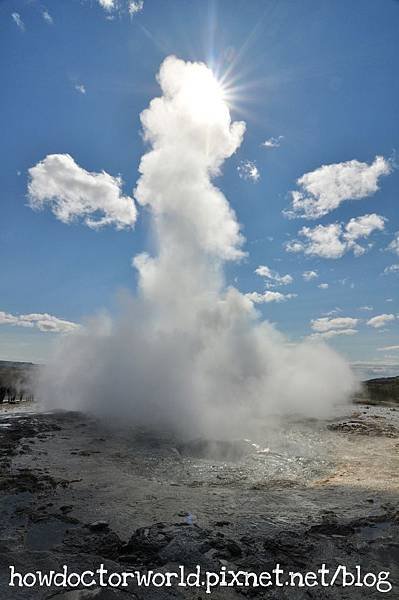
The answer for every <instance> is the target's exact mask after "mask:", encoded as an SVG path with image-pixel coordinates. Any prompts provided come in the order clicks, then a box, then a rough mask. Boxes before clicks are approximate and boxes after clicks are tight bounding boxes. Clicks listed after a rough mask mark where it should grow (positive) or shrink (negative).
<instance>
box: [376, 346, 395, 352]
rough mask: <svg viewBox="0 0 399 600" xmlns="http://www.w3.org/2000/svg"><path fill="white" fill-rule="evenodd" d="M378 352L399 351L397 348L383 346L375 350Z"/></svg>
mask: <svg viewBox="0 0 399 600" xmlns="http://www.w3.org/2000/svg"><path fill="white" fill-rule="evenodd" d="M377 350H378V352H396V351H397V350H399V346H383V347H382V348H377Z"/></svg>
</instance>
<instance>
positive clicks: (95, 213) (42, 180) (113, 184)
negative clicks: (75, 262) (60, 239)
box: [28, 154, 137, 229]
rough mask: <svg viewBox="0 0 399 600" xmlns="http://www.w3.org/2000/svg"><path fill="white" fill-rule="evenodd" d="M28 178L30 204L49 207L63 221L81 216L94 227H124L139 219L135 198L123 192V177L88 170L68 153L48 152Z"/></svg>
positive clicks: (31, 205)
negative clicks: (137, 217)
mask: <svg viewBox="0 0 399 600" xmlns="http://www.w3.org/2000/svg"><path fill="white" fill-rule="evenodd" d="M29 177H30V181H29V184H28V197H29V205H30V207H31V208H33V209H34V210H41V209H44V208H45V207H46V206H48V207H49V208H50V210H51V211H52V212H53V214H54V215H55V217H56V218H57V219H59V220H60V221H62V222H63V223H71V222H73V221H75V220H78V219H82V220H83V222H84V223H85V224H86V225H87V226H88V227H90V228H92V229H99V228H101V227H104V226H106V225H113V226H114V227H115V228H116V229H125V228H131V227H133V226H134V224H135V222H136V216H137V211H136V207H135V205H134V201H133V199H132V198H130V197H129V196H124V195H123V194H122V190H121V188H122V179H121V178H120V177H112V176H111V175H109V174H108V173H106V172H105V171H102V172H101V173H91V172H89V171H86V170H85V169H83V168H82V167H80V166H79V165H78V164H76V162H75V161H74V159H73V158H72V156H70V155H69V154H49V155H48V156H46V158H44V159H43V160H42V161H40V162H39V163H38V164H37V165H35V166H34V167H31V168H30V169H29Z"/></svg>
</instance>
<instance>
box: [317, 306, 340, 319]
mask: <svg viewBox="0 0 399 600" xmlns="http://www.w3.org/2000/svg"><path fill="white" fill-rule="evenodd" d="M341 312H342V308H339V306H336V307H335V308H333V310H329V311H328V312H325V313H322V314H323V317H332V316H333V315H339V313H341Z"/></svg>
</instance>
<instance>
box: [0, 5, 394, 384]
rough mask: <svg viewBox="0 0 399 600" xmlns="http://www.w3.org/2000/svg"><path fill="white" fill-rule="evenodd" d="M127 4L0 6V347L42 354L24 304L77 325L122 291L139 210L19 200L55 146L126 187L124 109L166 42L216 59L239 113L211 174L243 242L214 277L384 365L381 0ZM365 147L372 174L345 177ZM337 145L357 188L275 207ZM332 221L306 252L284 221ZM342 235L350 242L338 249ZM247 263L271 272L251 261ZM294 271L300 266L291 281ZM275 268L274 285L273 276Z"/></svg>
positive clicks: (386, 56) (5, 354) (388, 128)
mask: <svg viewBox="0 0 399 600" xmlns="http://www.w3.org/2000/svg"><path fill="white" fill-rule="evenodd" d="M103 4H106V3H105V2H104V3H103ZM128 4H129V2H127V1H126V2H122V1H121V2H120V3H119V6H115V7H114V8H113V9H112V7H111V8H108V10H107V9H106V8H104V6H101V2H99V1H97V0H87V1H85V0H69V1H68V2H64V1H61V0H52V2H51V3H48V4H47V5H45V4H43V3H41V2H38V1H35V0H30V1H28V0H26V1H11V0H10V1H9V0H3V1H2V2H1V3H0V27H1V36H0V44H1V51H0V62H1V74H2V75H1V76H2V81H1V84H2V86H1V87H2V97H1V111H0V129H1V131H2V136H1V141H0V159H1V171H2V196H1V206H2V219H1V226H0V252H1V268H2V277H1V280H0V298H1V303H0V311H3V312H4V313H5V316H4V315H3V322H2V324H1V325H0V358H2V359H11V360H34V361H46V359H47V358H48V356H49V355H50V354H51V352H52V347H53V344H54V341H55V340H56V339H57V337H58V336H59V335H60V333H57V331H58V329H59V328H57V326H56V327H55V328H54V329H55V331H56V332H54V331H52V328H51V327H47V326H46V324H44V325H43V326H40V323H41V321H40V318H39V317H38V316H36V317H32V315H43V314H46V315H50V316H51V317H56V318H57V319H61V320H65V321H67V322H71V323H80V322H82V320H84V318H85V317H86V316H87V315H91V314H93V313H95V312H96V311H99V310H101V309H103V308H106V309H109V310H110V311H111V312H112V311H114V310H115V309H116V305H117V295H118V291H119V290H121V289H126V288H127V289H129V290H132V291H134V289H135V284H136V275H135V271H134V269H132V266H131V259H132V257H133V256H134V255H136V254H137V253H139V252H141V251H143V250H145V249H148V248H149V247H150V246H151V239H150V234H149V229H148V217H147V215H146V214H145V212H143V211H141V212H140V213H139V216H138V219H137V222H136V224H135V227H134V229H133V230H132V229H129V228H126V229H123V230H118V229H117V228H115V227H113V226H106V227H103V228H100V229H92V228H90V227H87V226H86V225H85V224H84V222H83V221H82V220H81V219H76V220H75V221H73V222H71V223H68V224H66V223H64V222H62V221H61V220H59V219H58V218H57V217H56V215H55V214H54V212H53V211H52V210H50V209H49V207H48V206H47V207H46V208H45V209H44V210H41V211H35V210H32V208H30V206H29V205H28V201H29V200H28V196H27V192H28V183H29V176H28V169H30V168H32V167H34V166H35V165H37V164H38V163H39V162H40V161H43V160H44V159H45V157H46V156H47V155H52V154H69V155H71V156H72V157H73V159H74V161H76V163H77V165H79V167H81V168H83V169H85V170H86V171H90V172H96V173H101V172H102V171H105V172H106V173H108V174H109V175H111V176H112V177H116V176H118V175H120V176H121V178H122V180H123V185H122V190H121V193H123V194H124V195H125V196H132V195H133V192H132V190H133V188H134V185H135V182H136V180H137V177H138V173H137V168H138V164H139V161H140V157H141V156H142V154H143V153H144V151H145V144H144V143H143V140H142V138H141V136H140V120H139V115H140V112H141V111H142V110H143V109H144V108H145V107H146V106H147V105H148V103H149V101H150V100H151V99H152V98H153V97H155V96H157V95H158V94H159V87H158V85H157V83H156V79H155V76H156V73H157V71H158V69H159V66H160V64H161V62H162V61H163V59H164V58H165V57H166V56H168V55H170V54H174V55H176V56H178V57H180V58H182V59H184V60H192V61H204V62H206V63H207V64H209V65H210V66H213V67H214V68H215V70H216V68H217V69H218V70H219V71H220V72H221V73H223V72H225V71H226V70H230V71H231V72H230V76H229V77H228V78H227V81H228V85H229V86H230V87H231V88H232V93H231V95H232V100H231V104H232V107H231V110H232V116H233V118H234V119H239V120H245V121H246V124H247V130H246V134H245V138H244V141H243V143H242V145H241V146H240V148H239V149H238V151H237V152H236V154H234V155H233V156H232V157H231V158H230V159H229V160H227V161H226V163H225V164H224V165H223V170H222V173H221V175H220V176H218V177H217V179H216V180H215V183H216V184H217V185H218V187H220V188H221V189H222V191H223V192H224V194H225V195H226V196H227V198H228V199H229V202H230V203H231V205H232V207H233V208H234V210H235V211H236V213H237V218H238V220H239V222H240V223H241V224H242V227H243V234H244V236H245V238H246V244H245V250H246V251H247V252H248V256H247V258H246V259H245V260H243V261H241V262H240V263H231V264H229V265H228V267H227V270H226V273H227V279H228V282H230V283H233V284H234V285H236V286H237V287H238V288H239V289H240V291H242V292H244V293H252V292H257V293H258V294H260V295H261V294H264V293H265V291H269V292H273V293H278V294H280V295H282V296H283V297H281V296H278V297H277V296H275V298H278V300H277V299H276V300H273V301H272V300H270V301H269V300H267V301H265V299H263V300H262V301H261V302H260V303H259V304H258V305H257V307H258V309H259V310H260V311H261V312H262V314H263V315H264V317H265V318H266V319H268V320H270V321H272V322H273V323H276V324H277V326H278V328H279V329H280V330H281V331H282V332H284V333H285V334H286V335H287V336H288V337H289V338H291V339H292V340H294V341H295V340H299V339H302V338H304V337H305V336H308V335H316V336H321V337H326V339H327V341H328V343H329V344H331V345H332V346H334V347H335V348H336V349H338V350H339V351H340V352H342V353H343V354H344V355H345V356H347V357H348V358H349V360H350V361H351V362H353V363H358V365H359V367H362V368H363V372H364V373H366V374H367V375H373V374H376V375H379V374H385V373H396V372H397V370H399V351H398V350H399V346H398V345H399V340H398V331H399V320H398V312H399V310H398V305H397V289H398V284H397V283H398V276H399V267H398V271H396V272H395V271H394V268H393V269H391V271H389V269H390V268H391V267H392V266H394V265H398V263H399V255H398V254H399V244H396V245H395V239H396V232H397V231H398V230H399V218H398V210H397V203H398V182H399V173H398V170H397V159H396V153H395V152H396V149H397V146H398V138H399V119H398V107H399V80H398V77H397V56H398V55H399V37H398V35H397V31H398V26H399V2H396V1H395V0H383V1H381V0H357V1H356V0H352V1H350V2H348V1H339V0H337V1H335V2H323V1H316V0H308V1H306V0H303V1H301V2H291V1H284V0H281V1H279V2H276V1H269V0H262V1H261V0H251V2H248V1H244V0H243V1H240V0H236V1H235V2H231V1H229V0H226V1H224V0H219V1H214V2H207V1H206V0H199V1H195V0H191V1H190V2H184V1H182V0H178V1H174V0H144V3H143V6H141V4H140V3H137V6H136V8H137V10H136V11H135V12H134V14H132V15H130V14H129V11H128ZM280 136H281V137H280ZM273 138H274V140H275V141H274V142H273ZM271 139H272V141H271V142H269V146H268V147H267V146H265V145H264V142H265V141H266V140H271ZM276 140H277V141H276ZM273 145H274V146H275V147H271V146H273ZM376 156H381V157H384V161H385V163H384V165H385V170H386V173H385V174H384V173H383V174H378V176H377V177H375V181H371V183H369V184H368V185H366V189H365V190H363V192H362V191H361V190H360V191H358V190H359V186H360V188H361V187H362V186H361V179H362V177H363V178H364V177H366V178H367V177H368V176H369V175H370V174H371V175H372V173H371V171H370V172H369V170H370V169H371V168H372V165H373V164H374V161H375V157H376ZM352 160H355V161H358V162H357V163H356V165H354V166H353V169H352V171H353V172H352V171H351V172H350V173H349V175H348V176H349V178H350V185H351V186H352V189H354V190H355V192H354V193H355V194H356V193H358V197H357V199H350V198H346V197H344V199H343V200H342V201H341V202H339V203H338V206H337V207H336V208H334V209H331V210H328V212H326V213H325V214H320V215H319V216H317V217H316V218H312V219H307V218H305V219H304V218H302V217H303V215H302V216H301V215H300V214H296V215H294V216H295V218H288V217H287V216H285V215H284V214H283V211H284V210H287V209H290V206H291V205H292V195H291V192H292V191H295V190H296V191H301V190H302V192H303V193H305V192H307V193H308V194H309V189H307V190H306V189H305V190H304V189H303V188H301V186H300V185H299V184H298V183H297V180H298V179H299V178H301V177H302V176H303V175H304V174H306V173H313V174H314V173H315V172H316V175H314V177H313V180H315V181H316V182H319V179H320V178H319V175H320V172H319V171H317V170H318V169H319V168H320V167H321V166H322V165H337V166H336V167H334V169H335V170H334V169H333V170H332V171H328V172H327V176H326V177H325V178H324V179H323V178H321V179H322V181H321V183H320V184H318V183H317V185H320V186H324V188H323V190H324V192H323V193H324V195H325V196H329V197H336V192H337V190H336V189H335V187H334V181H335V177H336V175H337V173H338V172H341V169H342V168H343V166H344V165H345V164H346V163H347V161H352ZM359 165H360V166H359ZM251 169H252V170H251ZM251 173H252V175H255V178H254V177H253V176H252V177H251ZM240 175H241V176H240ZM371 175H370V176H371ZM332 180H333V181H332ZM373 184H375V187H376V188H378V189H376V190H374V189H373ZM331 186H332V188H331ZM317 189H321V188H320V187H319V188H317ZM329 190H330V191H329ZM331 190H332V191H331ZM359 194H360V196H359ZM305 195H306V194H305ZM344 196H345V195H344ZM313 200H314V196H313ZM316 200H317V206H319V205H320V195H319V196H318V197H317V198H316ZM364 215H375V218H374V222H373V223H374V225H373V227H374V228H371V231H370V232H369V230H367V235H365V236H364V237H362V238H360V237H355V238H353V236H352V238H350V239H349V238H348V237H346V238H345V235H346V233H345V231H346V230H345V226H346V225H347V224H348V222H349V221H350V220H351V219H356V220H357V219H359V218H360V217H362V216H364ZM377 217H378V219H379V220H376V219H377ZM336 223H337V224H341V225H340V227H341V231H340V233H339V239H338V241H339V240H340V241H341V243H344V246H345V248H343V249H342V250H341V251H340V252H341V255H340V256H339V257H326V255H325V253H324V255H320V252H319V253H315V252H314V251H312V248H311V247H310V244H311V243H312V239H310V238H306V236H303V235H301V234H299V233H298V232H299V231H300V230H301V229H302V228H303V227H308V228H310V229H311V230H313V229H314V228H316V227H318V226H322V227H327V226H329V225H331V224H336ZM357 223H358V221H356V223H355V224H356V225H357ZM310 235H313V234H312V233H311V234H310ZM334 239H335V238H334ZM293 240H298V241H299V243H300V245H302V248H300V249H299V250H298V249H297V251H296V252H292V251H291V252H290V251H288V250H287V246H286V245H287V243H288V244H289V243H290V242H291V244H292V242H293ZM348 240H349V241H348ZM333 241H334V240H333ZM336 241H337V240H336V239H335V242H336ZM351 244H352V245H351ZM353 244H360V246H361V247H362V248H363V250H364V251H363V250H360V251H358V250H356V252H355V253H354V252H353V249H354V247H355V246H353ZM291 247H292V245H291ZM330 250H331V249H330ZM330 254H331V251H330ZM262 265H263V266H267V267H268V268H269V270H271V271H272V276H271V277H265V276H261V275H258V274H256V273H255V270H256V269H257V268H258V267H259V266H262ZM384 270H386V271H388V272H386V273H385V274H384ZM310 271H314V272H315V273H316V274H317V277H313V278H312V279H310V280H309V281H305V280H304V277H303V273H305V272H310ZM276 273H277V274H279V275H280V276H284V275H287V274H288V275H290V276H291V278H292V282H291V283H287V284H286V285H283V284H281V281H278V280H277V276H276ZM320 284H328V288H324V289H322V288H320V287H319V285H320ZM287 295H288V296H287ZM289 296H291V297H289ZM270 297H271V296H270V295H269V298H270ZM364 307H367V309H365V308H364ZM332 311H334V312H332ZM21 315H25V317H26V316H28V317H29V315H30V316H31V317H30V319H26V318H25V322H24V319H23V318H22V320H21ZM381 316H382V318H380V319H377V320H375V321H372V322H371V323H370V321H371V320H372V319H374V317H381ZM320 319H324V320H322V321H320ZM332 319H341V321H333V322H332V321H331V320H332ZM342 319H344V320H343V321H342ZM44 320H45V319H44ZM0 321H1V319H0ZM26 321H29V324H30V326H29V327H28V326H27V323H26ZM55 323H57V322H56V321H55ZM32 325H34V326H32ZM49 329H50V330H51V331H49ZM60 329H62V326H61V328H60ZM349 330H350V331H349ZM342 331H345V332H346V333H344V334H342V333H339V332H342ZM331 332H333V333H331ZM337 332H338V333H337ZM395 346H396V348H394V347H395ZM390 347H393V348H391V349H387V350H382V349H383V348H390Z"/></svg>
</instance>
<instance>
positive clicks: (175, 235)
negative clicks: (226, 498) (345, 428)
mask: <svg viewBox="0 0 399 600" xmlns="http://www.w3.org/2000/svg"><path fill="white" fill-rule="evenodd" d="M158 80H159V83H160V86H161V89H162V96H161V97H160V98H155V99H153V100H152V101H151V103H150V106H149V108H148V109H146V110H144V111H143V113H142V115H141V122H142V125H143V131H144V138H145V140H146V141H147V142H148V143H149V144H150V146H151V149H150V150H149V152H147V154H145V155H144V156H143V158H142V160H141V164H140V169H139V170H140V174H141V175H140V178H139V180H138V183H137V187H136V190H135V197H136V199H137V201H138V203H139V204H141V205H142V206H147V207H148V210H149V211H150V214H151V218H152V227H153V230H154V238H155V240H156V250H155V253H154V255H153V256H150V255H148V254H140V255H138V256H136V257H135V259H134V265H135V267H136V268H137V270H138V275H139V279H138V290H137V294H136V296H135V297H134V298H130V299H127V300H126V301H125V302H124V304H123V307H122V310H121V314H120V315H119V316H118V317H117V318H114V319H112V318H110V317H107V316H99V317H95V318H93V319H92V320H90V321H89V322H88V323H86V325H85V327H84V328H82V330H80V331H79V332H77V333H76V334H73V335H72V336H70V337H68V338H65V339H64V340H63V341H62V342H61V344H60V346H59V348H58V351H57V353H56V356H55V357H54V360H53V361H52V362H51V364H49V365H48V366H47V368H46V369H45V370H44V373H43V377H42V381H41V384H40V385H41V391H40V395H41V397H42V398H43V400H44V401H45V403H46V404H47V406H52V407H54V406H57V407H62V408H71V409H83V410H88V411H93V412H96V413H105V414H115V415H122V416H123V417H124V418H129V419H130V420H131V422H132V423H137V424H140V425H148V426H152V427H167V428H173V429H176V430H178V431H184V432H185V433H188V434H190V435H195V434H202V435H204V434H206V435H216V434H217V435H218V436H227V435H231V436H236V435H237V434H238V433H239V432H240V434H241V435H243V434H244V433H248V431H249V430H251V428H252V427H253V426H254V425H255V424H256V423H257V422H264V421H265V420H266V419H267V418H268V417H269V416H271V415H274V414H276V413H278V414H287V413H300V414H302V415H309V416H312V415H325V414H326V413H328V411H329V410H330V409H331V407H332V406H334V405H335V404H336V403H339V402H345V401H347V399H348V398H349V396H350V394H351V393H352V392H353V390H354V388H355V386H356V382H355V378H354V376H353V375H352V372H351V370H350V368H349V367H348V366H347V364H346V363H345V361H344V360H343V359H342V358H341V357H340V356H338V355H337V354H336V353H335V352H334V351H332V350H331V349H330V348H328V347H327V346H325V345H322V344H316V343H315V342H304V343H302V344H298V345H292V344H287V342H286V341H285V339H284V338H283V336H282V335H281V334H280V333H278V332H277V331H276V329H275V328H274V327H273V326H272V325H270V324H269V323H267V322H261V320H260V318H259V315H258V314H257V312H256V310H255V308H254V306H253V304H252V302H251V301H250V299H249V298H247V297H246V296H244V295H243V294H241V293H240V292H239V291H238V290H237V289H235V288H234V287H226V285H225V280H224V276H223V265H224V262H225V261H232V260H239V259H240V258H242V256H243V251H242V245H243V242H244V239H243V237H242V235H241V234H240V227H239V224H238V222H237V219H236V215H235V213H234V212H233V210H232V209H231V207H230V206H229V203H228V202H227V200H226V198H225V197H224V195H223V193H222V192H221V191H220V190H219V189H218V188H217V187H215V186H214V185H213V184H212V177H214V176H215V175H217V174H218V172H219V169H220V167H221V165H222V163H223V162H224V161H225V160H226V159H227V158H229V157H230V156H231V155H232V154H233V153H234V152H235V151H236V150H237V148H238V147H239V146H240V144H241V141H242V138H243V135H244V131H245V124H244V123H243V122H234V123H232V122H231V118H230V112H229V107H228V104H227V102H226V100H225V97H224V93H223V89H222V88H221V86H220V85H219V84H218V82H217V81H216V79H215V78H214V76H213V74H212V72H211V71H210V70H209V69H208V67H207V66H206V65H204V64H200V63H190V62H184V61H182V60H179V59H177V58H175V57H173V56H171V57H168V58H167V59H166V60H165V61H164V62H163V64H162V66H161V68H160V72H159V76H158Z"/></svg>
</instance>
